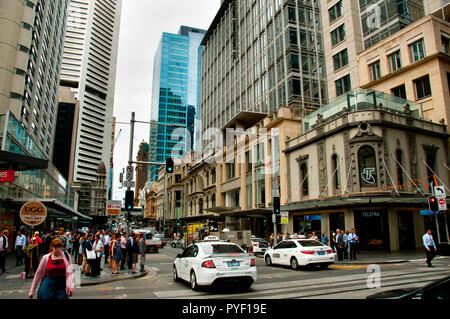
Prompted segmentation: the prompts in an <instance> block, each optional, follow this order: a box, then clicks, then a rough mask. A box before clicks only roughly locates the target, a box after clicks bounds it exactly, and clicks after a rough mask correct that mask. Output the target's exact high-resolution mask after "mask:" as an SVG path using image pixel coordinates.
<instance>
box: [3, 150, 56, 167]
mask: <svg viewBox="0 0 450 319" xmlns="http://www.w3.org/2000/svg"><path fill="white" fill-rule="evenodd" d="M46 168H48V161H47V160H43V159H40V158H35V157H30V156H26V155H22V154H16V153H11V152H6V151H0V171H5V170H9V169H12V170H14V171H29V170H35V169H46Z"/></svg>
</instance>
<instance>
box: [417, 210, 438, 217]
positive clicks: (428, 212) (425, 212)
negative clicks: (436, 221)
mask: <svg viewBox="0 0 450 319" xmlns="http://www.w3.org/2000/svg"><path fill="white" fill-rule="evenodd" d="M420 215H422V216H429V215H436V212H432V211H431V210H428V209H426V210H421V211H420Z"/></svg>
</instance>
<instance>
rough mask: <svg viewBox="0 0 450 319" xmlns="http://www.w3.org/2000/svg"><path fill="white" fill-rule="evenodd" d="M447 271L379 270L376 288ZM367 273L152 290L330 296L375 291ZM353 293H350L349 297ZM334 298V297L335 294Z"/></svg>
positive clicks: (199, 295)
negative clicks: (236, 287)
mask: <svg viewBox="0 0 450 319" xmlns="http://www.w3.org/2000/svg"><path fill="white" fill-rule="evenodd" d="M447 275H450V270H449V269H448V268H441V269H435V271H433V272H430V273H426V274H423V273H418V272H417V271H414V270H413V271H412V272H399V271H390V272H383V274H382V275H381V282H380V283H381V287H380V288H379V289H378V290H377V291H380V289H387V290H388V289H394V288H396V287H398V286H403V285H411V284H413V283H414V284H417V285H419V286H423V285H425V284H426V283H429V282H431V281H434V280H437V279H440V278H442V277H445V276H447ZM368 276H369V274H354V275H347V276H341V277H338V278H318V279H309V280H308V279H301V280H293V281H287V282H280V281H275V282H273V283H261V284H259V283H255V284H253V285H252V288H251V290H250V291H248V292H242V293H233V294H229V293H225V294H220V293H219V294H216V293H211V292H206V291H200V292H195V291H192V290H190V289H189V287H188V286H186V289H177V290H165V291H156V292H155V295H156V297H157V298H168V299H170V298H190V299H209V298H212V299H222V298H244V299H259V298H264V299H272V298H273V299H292V298H312V297H315V298H322V297H324V296H334V295H335V294H342V293H344V292H358V291H359V292H363V291H368V292H369V294H372V293H375V290H374V289H373V288H368V285H367V279H368ZM355 296H357V295H355V294H353V298H354V297H355ZM337 298H338V297H337Z"/></svg>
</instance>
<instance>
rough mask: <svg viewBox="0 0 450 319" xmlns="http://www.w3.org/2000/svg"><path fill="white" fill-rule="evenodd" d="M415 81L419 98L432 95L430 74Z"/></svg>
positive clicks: (417, 97)
mask: <svg viewBox="0 0 450 319" xmlns="http://www.w3.org/2000/svg"><path fill="white" fill-rule="evenodd" d="M413 82H414V88H415V90H416V99H417V100H420V99H423V98H426V97H428V96H431V86H430V77H429V76H428V75H426V76H424V77H421V78H420V79H417V80H414V81H413Z"/></svg>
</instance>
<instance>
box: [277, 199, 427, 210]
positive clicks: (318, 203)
mask: <svg viewBox="0 0 450 319" xmlns="http://www.w3.org/2000/svg"><path fill="white" fill-rule="evenodd" d="M425 203H427V199H426V197H407V196H404V197H398V196H381V197H375V196H374V197H368V196H364V197H363V196H359V197H349V198H339V199H326V200H312V201H303V202H295V203H290V204H288V205H285V206H282V207H281V210H282V211H289V212H300V211H311V210H320V209H332V208H345V207H352V208H357V207H358V206H368V205H369V206H373V207H375V206H397V207H398V206H403V207H422V206H423V205H424V204H425Z"/></svg>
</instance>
